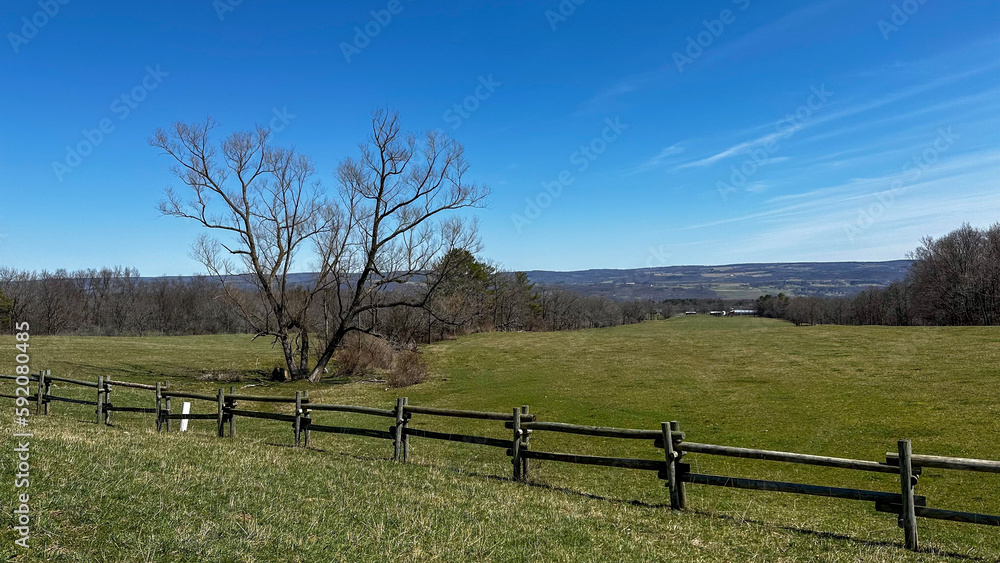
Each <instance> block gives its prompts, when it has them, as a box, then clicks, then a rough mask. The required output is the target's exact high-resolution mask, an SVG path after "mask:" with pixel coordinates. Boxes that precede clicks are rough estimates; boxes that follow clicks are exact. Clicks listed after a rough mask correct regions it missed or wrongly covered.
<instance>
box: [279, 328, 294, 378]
mask: <svg viewBox="0 0 1000 563" xmlns="http://www.w3.org/2000/svg"><path fill="white" fill-rule="evenodd" d="M278 339H279V340H281V351H282V352H283V353H284V354H285V365H286V366H288V375H289V376H290V377H294V376H295V372H296V370H295V358H294V357H292V343H291V342H289V341H288V335H287V334H282V335H281V336H279V337H278Z"/></svg>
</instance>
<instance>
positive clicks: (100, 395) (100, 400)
mask: <svg viewBox="0 0 1000 563" xmlns="http://www.w3.org/2000/svg"><path fill="white" fill-rule="evenodd" d="M103 420H104V376H103V375H98V376H97V424H101V422H102V421H103Z"/></svg>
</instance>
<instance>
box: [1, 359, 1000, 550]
mask: <svg viewBox="0 0 1000 563" xmlns="http://www.w3.org/2000/svg"><path fill="white" fill-rule="evenodd" d="M24 378H28V380H29V384H30V383H34V384H35V386H36V391H35V393H33V394H31V395H20V396H19V395H10V394H0V397H5V398H9V399H15V400H17V401H18V406H28V405H30V404H31V403H32V402H33V403H34V406H35V408H36V412H38V413H39V414H49V404H50V403H52V402H66V403H73V404H82V405H89V406H94V407H95V410H94V413H95V422H96V423H97V424H110V421H111V414H112V413H114V412H130V413H140V414H153V415H155V421H156V429H157V430H158V431H161V430H165V431H168V432H169V431H170V430H171V429H172V424H171V423H172V421H174V420H184V419H186V420H215V422H216V425H217V433H218V436H219V437H224V436H225V435H226V429H227V427H228V430H229V436H230V437H234V436H235V435H236V419H237V418H238V417H245V418H258V419H267V420H276V421H279V422H285V423H290V424H291V426H292V432H293V440H294V445H295V446H296V447H299V446H302V445H304V446H305V447H309V445H310V438H311V433H312V432H325V433H332V434H348V435H354V436H363V437H368V438H378V439H383V440H387V441H391V442H392V444H393V459H394V460H396V461H402V462H406V461H409V459H410V438H411V437H415V438H422V439H430V440H444V441H450V442H461V443H466V444H477V445H482V446H488V447H493V448H497V449H501V450H504V452H505V453H506V455H507V456H508V457H510V462H511V464H512V466H513V478H514V479H515V480H519V481H523V480H527V478H528V472H529V467H530V466H529V461H530V460H536V461H546V462H550V461H551V462H563V463H574V464H584V465H597V466H604V467H620V468H628V469H638V470H648V471H656V472H657V476H658V477H659V479H661V480H663V481H664V482H665V486H666V488H667V489H668V490H669V496H670V506H671V508H673V509H675V510H685V509H686V508H687V504H688V503H687V485H688V484H695V485H709V486H717V487H729V488H737V489H752V490H759V491H774V492H783V493H795V494H802V495H814V496H822V497H830V498H839V499H846V500H855V501H864V502H872V503H874V504H875V510H876V511H879V512H886V513H891V514H895V515H896V516H897V517H898V524H899V527H900V528H902V529H903V530H904V543H905V546H906V548H907V549H911V550H916V549H917V545H918V537H917V536H918V534H917V517H923V518H932V519H940V520H952V521H956V522H964V523H970V524H982V525H988V526H1000V516H996V515H990V514H978V513H973V512H961V511H956V510H945V509H940V508H930V507H928V506H927V499H926V498H925V497H923V496H918V495H915V494H914V488H915V487H916V485H917V483H918V479H919V476H920V474H921V470H922V469H923V468H925V467H927V468H937V469H950V470H956V471H976V472H986V473H1000V461H991V460H983V459H970V458H955V457H942V456H933V455H919V454H914V453H913V452H912V446H911V443H910V441H909V440H899V441H898V443H897V451H895V452H889V453H887V454H886V458H885V461H884V462H876V461H865V460H857V459H845V458H838V457H828V456H819V455H809V454H800V453H791V452H780V451H771V450H761V449H753V448H741V447H732V446H718V445H713V444H701V443H697V442H689V441H687V440H686V436H685V434H684V432H682V431H681V430H680V425H679V423H678V422H677V421H673V422H669V423H668V422H662V423H661V424H660V429H659V430H642V429H631V428H609V427H601V426H582V425H577V424H566V423H561V422H543V421H539V420H537V419H536V417H535V415H534V414H531V413H530V412H529V408H528V406H521V407H519V408H513V409H512V411H511V412H510V413H509V414H508V413H500V412H480V411H468V410H454V409H444V408H437V407H424V406H417V405H410V404H409V402H408V400H407V398H406V397H401V398H399V399H397V401H396V405H395V407H394V408H392V409H380V408H374V407H366V406H357V405H337V404H325V403H313V402H311V401H310V399H309V393H308V391H305V392H302V391H296V393H295V397H277V396H258V395H245V394H239V393H235V392H234V391H233V388H232V387H231V388H230V391H229V393H226V392H225V391H224V390H223V389H219V390H218V392H217V393H216V395H205V394H198V393H188V392H183V391H173V390H171V389H170V388H169V387H168V385H167V384H166V383H157V384H156V385H145V384H140V383H130V382H126V381H114V380H111V379H108V378H105V377H98V380H97V382H90V381H81V380H75V379H68V378H64V377H55V376H53V375H51V372H49V371H43V372H40V373H39V374H33V375H30V376H9V375H0V379H12V380H19V383H20V385H21V386H22V387H26V386H25V385H24V383H23V381H21V380H23V379H24ZM53 384H60V386H61V385H73V386H79V387H84V388H89V389H92V392H93V393H94V400H93V401H90V400H81V399H73V398H67V397H59V396H56V395H53V394H52V386H53ZM116 387H121V388H128V389H139V390H144V391H152V392H153V393H154V395H153V396H152V397H151V400H152V405H151V406H150V407H148V408H147V407H124V406H117V405H115V404H114V403H113V402H112V400H111V397H112V390H113V389H114V388H116ZM116 396H117V394H116ZM171 399H190V400H194V401H205V402H209V403H213V404H214V405H215V407H216V412H215V413H201V414H193V413H188V414H183V413H175V412H174V411H173V408H172V407H173V405H172V404H171ZM264 402H267V403H284V404H288V405H294V412H293V414H280V413H273V412H261V411H255V410H248V409H246V408H240V406H241V405H242V404H245V403H264ZM318 412H341V413H353V414H363V415H369V416H372V417H381V418H387V419H390V420H391V421H392V424H391V425H390V426H388V427H387V428H385V429H384V430H382V429H375V428H364V427H351V426H331V425H325V424H317V423H315V422H314V420H313V416H314V414H315V413H318ZM414 415H420V416H434V417H453V418H463V419H474V420H487V421H497V422H503V426H504V428H505V429H506V431H507V433H508V434H509V435H510V438H507V439H500V438H490V437H485V436H476V435H467V434H454V433H446V432H435V431H430V430H423V429H417V428H411V427H410V420H411V419H412V417H413V416H414ZM536 432H558V433H568V434H576V435H584V436H600V437H606V438H619V439H623V440H645V441H649V442H652V445H653V446H654V447H655V448H657V449H659V450H662V452H661V454H660V458H659V459H636V458H623V457H603V456H594V455H581V454H572V453H559V452H546V451H541V450H535V449H532V446H531V436H532V434H534V433H536ZM691 454H698V455H711V456H725V457H734V458H743V459H753V460H764V461H775V462H784V463H793V464H802V465H812V466H820V467H834V468H840V469H846V470H854V471H867V472H876V473H887V474H893V475H898V476H899V492H885V491H873V490H865V489H852V488H840V487H828V486H823V485H812V484H803V483H789V482H783V481H768V480H761V479H746V478H740V477H726V476H721V475H709V474H701V473H694V472H692V471H691V466H690V464H689V463H686V462H685V461H684V460H685V458H687V456H689V455H691Z"/></svg>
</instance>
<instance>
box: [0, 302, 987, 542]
mask: <svg viewBox="0 0 1000 563" xmlns="http://www.w3.org/2000/svg"><path fill="white" fill-rule="evenodd" d="M0 346H2V347H0V350H3V349H6V350H9V351H10V353H8V354H4V353H3V352H0V371H3V372H7V373H9V372H10V371H11V370H12V367H13V365H12V362H13V356H14V353H13V341H12V340H11V339H10V338H4V339H2V340H0ZM31 350H32V354H33V366H34V368H36V369H38V368H47V369H51V370H52V372H53V374H54V375H63V376H68V377H76V378H82V379H91V380H92V379H95V378H96V377H97V375H102V374H103V375H110V376H112V377H118V378H127V379H130V380H135V381H142V382H151V381H155V380H168V381H170V384H171V386H172V387H174V388H183V389H190V390H194V391H201V392H213V393H214V390H215V389H216V388H218V387H219V385H220V384H219V383H215V382H206V381H199V380H197V379H196V378H197V377H198V376H200V375H202V374H204V373H235V372H242V373H251V374H252V373H258V372H260V371H267V370H269V369H270V368H271V367H273V366H274V365H277V363H278V361H279V354H278V353H277V351H276V350H273V349H271V347H270V346H269V344H268V343H266V342H260V341H258V342H254V343H251V342H249V339H248V338H247V337H242V336H220V337H183V338H173V337H169V338H168V337H162V338H83V337H37V338H35V339H33V340H32V349H31ZM425 356H426V357H427V358H428V360H429V361H430V363H431V366H432V371H433V376H432V378H431V380H430V381H429V382H428V383H425V384H422V385H419V386H416V387H412V388H408V389H403V390H387V389H386V388H385V386H384V385H378V384H371V383H352V384H347V385H333V384H326V385H318V386H309V385H308V384H304V383H295V384H274V383H269V382H264V381H256V380H251V379H248V380H245V381H243V382H242V383H233V384H232V385H235V386H237V387H243V386H247V385H256V387H253V388H249V389H245V390H244V391H246V392H250V391H252V392H253V393H254V394H262V393H275V394H282V395H291V394H292V393H293V392H294V391H295V390H297V389H309V390H310V393H311V395H312V396H313V397H314V400H319V401H322V402H337V403H352V404H365V405H372V406H380V407H384V408H391V407H392V405H393V404H394V402H395V398H396V396H398V395H405V396H407V397H409V400H410V403H411V404H419V405H430V406H447V407H455V408H469V409H482V410H497V411H505V412H509V410H510V409H511V408H513V407H515V406H518V405H522V404H528V405H530V406H531V410H532V412H533V413H535V414H536V415H537V416H538V417H539V419H540V420H548V421H559V422H573V423H581V424H598V425H605V426H621V427H629V428H648V429H657V428H659V423H660V422H661V421H668V420H679V421H680V422H681V426H682V428H683V430H685V431H686V432H687V435H688V439H689V440H692V441H698V442H707V443H715V444H724V445H733V446H745V447H761V448H768V449H781V450H786V451H795V452H802V453H814V454H825V455H835V456H842V457H855V458H858V459H868V460H881V459H882V458H883V456H884V454H885V452H887V451H894V449H895V444H896V440H897V439H899V438H910V439H912V440H913V446H914V451H915V452H916V453H925V454H937V455H956V456H970V457H985V458H993V459H997V458H1000V453H998V452H997V449H996V443H997V436H998V433H1000V425H998V424H997V420H998V415H1000V384H998V383H1000V330H997V329H991V328H886V327H830V326H821V327H799V328H796V327H793V326H792V325H790V324H786V323H781V322H777V321H770V320H765V319H752V318H734V319H719V318H712V317H693V318H679V319H673V320H670V321H662V322H650V323H644V324H641V325H633V326H627V327H618V328H613V329H602V330H587V331H577V332H561V333H540V334H539V333H514V334H508V333H504V334H480V335H472V336H468V337H463V338H460V339H458V340H455V341H449V342H443V343H439V344H436V345H433V346H430V347H428V348H427V349H426V350H425ZM224 385H225V386H226V387H228V386H229V385H230V383H225V384H224ZM7 387H9V384H4V385H0V388H7ZM57 391H58V393H59V394H61V395H63V394H65V395H67V396H77V395H79V394H80V393H82V391H76V390H73V389H70V388H65V387H59V388H58V389H57ZM74 393H75V394H77V395H74ZM115 393H116V394H118V393H120V396H119V397H118V398H115V403H116V404H133V403H134V404H136V405H139V404H150V403H151V400H150V394H149V393H140V392H132V391H124V390H121V391H115ZM79 396H81V397H83V395H79ZM5 404H9V401H8V403H5ZM199 408H200V409H201V410H203V411H204V412H213V411H214V406H212V405H208V404H201V405H196V412H198V409H199ZM260 408H263V409H269V408H275V409H276V410H281V408H282V407H272V406H267V405H262V406H261V407H260ZM52 410H53V413H54V416H50V417H47V418H43V417H37V418H35V419H34V421H33V425H34V430H35V435H36V437H35V438H34V441H33V443H32V448H33V451H34V454H33V456H35V457H33V459H32V462H33V463H32V471H33V476H32V477H33V479H32V499H33V503H34V505H33V509H34V510H35V511H36V516H37V518H38V519H37V520H36V521H35V522H34V534H35V535H34V537H33V548H32V549H31V550H30V551H29V552H26V553H21V554H20V555H18V554H19V553H20V552H19V551H17V550H15V549H14V548H13V547H12V545H11V542H12V540H13V532H11V531H10V530H9V529H8V530H7V531H5V533H4V537H3V538H0V540H2V541H3V543H2V544H0V555H3V556H5V557H13V559H11V560H14V561H173V560H176V561H282V560H290V561H328V560H335V561H340V560H343V561H385V560H392V559H395V560H445V561H469V560H499V561H506V560H529V559H541V560H553V561H578V560H587V561H609V560H627V561H632V560H650V561H655V560H667V559H672V560H680V561H814V560H819V561H959V560H963V561H967V560H981V561H996V560H998V559H1000V533H998V530H997V529H996V528H989V527H980V526H973V525H968V524H957V523H950V522H940V521H929V520H923V519H922V520H920V534H921V544H922V546H923V548H924V551H923V552H921V553H918V554H913V553H909V552H906V551H904V550H903V549H902V547H901V544H902V532H901V530H899V529H898V528H897V527H896V522H895V518H894V517H892V516H891V515H886V514H881V513H877V512H875V511H874V507H873V506H872V505H871V504H869V503H862V502H853V501H844V500H834V499H822V498H814V497H801V496H797V495H786V494H781V493H764V492H753V491H737V490H731V489H718V488H711V487H699V486H696V485H689V488H688V497H689V505H690V507H691V510H690V511H689V512H688V513H683V514H681V513H675V512H672V511H671V510H670V509H669V508H668V507H667V506H666V502H667V493H666V490H665V489H664V488H663V486H662V482H660V481H658V480H657V479H656V476H655V475H653V474H650V472H640V471H632V470H621V469H612V468H597V467H583V466H570V465H566V464H558V463H552V462H537V461H533V462H532V464H533V466H532V483H530V484H527V485H525V484H518V483H513V482H511V481H509V477H510V464H509V461H508V458H506V457H505V456H504V455H503V452H502V451H500V450H495V449H492V448H483V447H479V446H474V445H464V444H447V443H438V442H429V441H427V440H420V439H418V438H412V439H411V440H412V452H413V461H414V463H413V464H409V465H402V464H395V463H393V462H392V461H391V459H390V458H391V455H392V445H391V443H389V442H386V441H380V440H372V439H365V438H355V437H346V436H340V435H325V434H314V436H313V446H314V447H313V448H312V449H309V450H306V449H299V450H295V449H291V448H288V447H286V446H288V445H289V444H290V442H291V438H292V436H291V430H290V428H289V426H288V425H287V424H283V423H277V422H270V421H256V420H254V421H251V420H247V419H239V420H238V422H237V424H238V437H237V438H236V439H235V440H229V439H225V440H222V439H218V438H214V437H212V435H211V434H212V432H213V430H214V423H211V422H201V421H194V422H192V423H191V424H192V432H190V433H187V434H178V433H171V434H156V433H155V431H153V428H152V427H153V424H152V420H151V417H150V416H145V417H143V416H140V415H127V414H116V415H115V416H116V418H115V421H114V423H115V424H114V426H113V427H108V428H102V427H97V426H96V425H95V424H94V423H93V422H92V419H93V414H92V412H88V410H87V408H86V407H82V406H80V407H77V406H74V405H68V404H55V403H54V404H53V405H52ZM10 411H11V409H9V408H5V409H3V410H2V411H0V420H3V424H4V425H5V426H6V427H8V428H11V427H12V421H11V412H10ZM314 419H315V420H316V421H317V423H320V424H351V425H355V424H358V425H368V426H371V427H377V428H383V427H386V426H388V424H389V422H390V421H389V420H388V419H372V418H370V417H363V416H358V415H342V414H335V413H320V414H317V415H315V416H314ZM411 425H412V426H415V427H418V428H429V429H435V430H443V429H450V430H453V431H455V430H458V431H468V432H475V433H483V435H488V436H494V437H501V438H506V437H508V436H509V431H507V430H504V429H503V428H502V425H501V424H500V423H487V422H477V421H462V420H458V419H433V418H431V417H426V416H424V417H421V416H419V415H417V416H415V417H414V419H413V422H412V424H411ZM5 444H11V439H10V438H7V439H6V440H5ZM532 447H533V449H540V450H546V451H568V452H578V453H592V454H603V455H620V456H626V457H645V458H649V459H658V458H659V456H661V455H662V452H661V451H660V450H656V449H654V448H653V447H652V444H650V443H646V442H634V441H623V440H614V439H604V438H587V437H582V436H569V435H558V434H542V433H537V434H536V435H535V436H534V437H533V439H532ZM12 448H13V445H8V446H5V451H7V452H8V453H7V454H4V455H3V456H0V472H2V474H3V475H8V476H9V475H12V473H13V471H12V463H13V461H12V457H13V452H12ZM688 459H689V461H690V462H691V463H692V465H693V468H694V469H695V470H696V471H699V472H707V473H716V474H722V475H731V476H742V477H758V478H768V479H777V480H790V481H799V482H805V483H815V484H828V485H834V486H850V487H860V488H873V489H877V490H885V491H890V492H895V491H896V490H898V483H897V482H896V481H895V480H894V478H893V477H892V476H891V475H878V474H864V473H860V472H854V471H845V470H837V469H825V468H816V467H803V466H792V465H783V464H777V463H772V462H759V461H751V460H734V459H725V458H715V457H705V456H700V457H699V456H697V455H691V456H690V457H689V458H688ZM11 483H12V479H9V478H6V477H5V478H4V482H3V485H2V487H3V490H4V491H5V492H6V493H7V495H6V497H7V498H10V497H11V496H12V495H13V493H14V488H13V486H12V484H11ZM917 494H921V495H925V496H926V497H927V499H928V505H930V506H933V507H940V508H951V509H957V510H967V511H975V512H985V513H991V514H998V513H1000V476H996V475H978V474H969V473H963V472H952V471H945V470H926V471H925V472H924V476H923V477H922V478H921V480H920V483H919V485H918V487H917ZM2 510H3V512H4V515H5V517H7V518H8V519H9V518H10V517H11V510H12V507H11V503H9V502H6V503H4V505H3V507H2Z"/></svg>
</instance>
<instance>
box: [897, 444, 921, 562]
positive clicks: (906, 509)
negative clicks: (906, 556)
mask: <svg viewBox="0 0 1000 563" xmlns="http://www.w3.org/2000/svg"><path fill="white" fill-rule="evenodd" d="M897 446H898V448H899V485H900V489H901V492H902V495H903V503H902V505H903V513H902V514H901V515H900V524H902V528H903V531H904V533H905V534H906V549H909V550H912V551H916V550H917V514H916V510H915V509H914V505H913V484H914V483H913V467H912V462H911V459H910V455H911V454H912V453H913V446H912V444H911V443H910V441H909V440H900V441H899V442H898V443H897Z"/></svg>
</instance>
